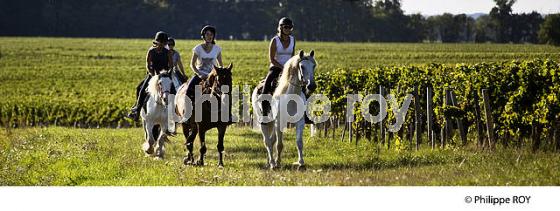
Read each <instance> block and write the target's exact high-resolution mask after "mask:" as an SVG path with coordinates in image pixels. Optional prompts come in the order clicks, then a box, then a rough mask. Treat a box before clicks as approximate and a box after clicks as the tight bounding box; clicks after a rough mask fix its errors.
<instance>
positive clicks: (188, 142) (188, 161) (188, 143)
mask: <svg viewBox="0 0 560 211" xmlns="http://www.w3.org/2000/svg"><path fill="white" fill-rule="evenodd" d="M181 125H182V126H183V135H184V136H185V147H186V148H187V155H186V156H185V158H183V164H185V165H192V164H193V163H194V156H193V145H194V140H195V139H196V132H197V130H196V128H193V127H191V126H190V125H189V124H188V123H182V124H181Z"/></svg>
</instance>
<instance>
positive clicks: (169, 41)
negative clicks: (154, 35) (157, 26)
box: [167, 37, 175, 45]
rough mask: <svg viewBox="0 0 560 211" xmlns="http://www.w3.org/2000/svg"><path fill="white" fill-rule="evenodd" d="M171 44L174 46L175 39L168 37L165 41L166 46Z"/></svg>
mask: <svg viewBox="0 0 560 211" xmlns="http://www.w3.org/2000/svg"><path fill="white" fill-rule="evenodd" d="M171 43H173V45H175V38H173V37H169V39H167V44H168V45H169V44H171Z"/></svg>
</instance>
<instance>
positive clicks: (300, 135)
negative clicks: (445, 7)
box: [296, 119, 305, 170]
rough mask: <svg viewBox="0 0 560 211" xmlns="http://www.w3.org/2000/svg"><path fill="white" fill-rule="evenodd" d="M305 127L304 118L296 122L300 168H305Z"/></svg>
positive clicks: (298, 165)
mask: <svg viewBox="0 0 560 211" xmlns="http://www.w3.org/2000/svg"><path fill="white" fill-rule="evenodd" d="M304 128H305V121H304V120H303V119H302V120H300V121H298V122H297V123H296V145H297V150H298V162H297V163H296V164H297V167H298V170H300V169H303V168H304V165H305V163H304V162H303V129H304Z"/></svg>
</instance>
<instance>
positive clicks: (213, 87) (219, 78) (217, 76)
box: [207, 63, 233, 96]
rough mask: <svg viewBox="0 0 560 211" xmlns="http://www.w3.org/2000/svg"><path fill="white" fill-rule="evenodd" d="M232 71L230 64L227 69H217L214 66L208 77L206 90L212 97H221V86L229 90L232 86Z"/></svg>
mask: <svg viewBox="0 0 560 211" xmlns="http://www.w3.org/2000/svg"><path fill="white" fill-rule="evenodd" d="M232 69H233V64H232V63H230V64H229V65H228V66H227V67H218V66H215V65H214V69H213V70H212V72H211V73H210V75H208V82H207V83H208V86H207V87H208V88H210V91H211V93H212V94H214V95H218V96H219V95H222V90H221V88H222V86H223V85H226V86H228V87H229V88H230V91H231V85H232V83H233V82H232V77H231V70H232Z"/></svg>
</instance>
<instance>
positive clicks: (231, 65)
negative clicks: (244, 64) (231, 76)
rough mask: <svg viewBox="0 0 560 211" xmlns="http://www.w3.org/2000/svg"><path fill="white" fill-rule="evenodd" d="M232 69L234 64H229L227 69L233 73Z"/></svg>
mask: <svg viewBox="0 0 560 211" xmlns="http://www.w3.org/2000/svg"><path fill="white" fill-rule="evenodd" d="M231 68H233V63H231V62H230V63H229V65H228V66H227V69H228V70H229V71H230V72H231Z"/></svg>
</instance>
